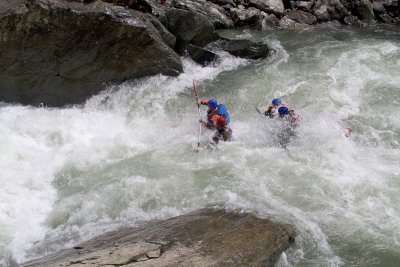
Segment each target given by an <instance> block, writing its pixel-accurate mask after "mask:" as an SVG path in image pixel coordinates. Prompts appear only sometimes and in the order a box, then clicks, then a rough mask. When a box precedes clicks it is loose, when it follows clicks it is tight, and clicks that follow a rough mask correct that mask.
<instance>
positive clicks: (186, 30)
mask: <svg viewBox="0 0 400 267" xmlns="http://www.w3.org/2000/svg"><path fill="white" fill-rule="evenodd" d="M164 23H165V24H166V25H165V26H166V28H167V29H168V30H169V31H170V32H171V33H172V34H173V35H175V36H176V37H177V38H180V39H182V40H184V41H186V42H188V43H191V44H194V45H198V46H204V45H206V44H208V43H210V42H212V41H215V40H216V39H217V38H218V35H217V34H216V33H215V27H214V25H213V24H212V23H211V21H210V20H209V19H208V18H207V17H206V16H204V15H203V14H200V13H196V12H193V11H188V10H184V9H177V8H170V9H168V10H167V12H166V22H164Z"/></svg>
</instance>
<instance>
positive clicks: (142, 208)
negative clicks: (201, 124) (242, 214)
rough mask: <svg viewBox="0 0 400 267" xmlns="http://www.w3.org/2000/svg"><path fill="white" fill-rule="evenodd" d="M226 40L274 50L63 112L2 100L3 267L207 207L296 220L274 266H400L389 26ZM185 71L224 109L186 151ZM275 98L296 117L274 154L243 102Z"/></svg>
mask: <svg viewBox="0 0 400 267" xmlns="http://www.w3.org/2000/svg"><path fill="white" fill-rule="evenodd" d="M224 34H226V35H230V36H231V37H232V36H233V37H237V38H242V37H243V36H244V35H246V36H252V38H254V39H255V40H261V41H263V42H266V43H268V44H270V46H271V47H273V49H274V51H275V53H273V54H272V55H271V57H270V58H268V59H266V60H259V61H248V60H243V59H238V58H235V57H233V56H230V55H228V54H226V53H222V54H221V56H222V62H221V64H219V65H218V66H210V67H204V68H202V67H200V66H198V65H196V64H194V63H193V62H191V61H189V60H186V59H185V60H184V73H183V74H181V75H180V76H178V77H175V78H171V77H165V76H155V77H151V78H147V79H143V80H140V81H135V82H127V83H124V84H122V85H119V86H114V87H111V88H109V90H107V91H104V92H102V93H101V94H99V95H97V96H94V97H92V98H91V99H89V100H88V101H87V102H86V103H85V104H84V105H82V106H75V107H72V108H61V109H50V108H43V107H42V108H35V107H29V106H28V107H24V106H19V105H7V104H4V103H3V104H2V106H1V107H0V137H1V140H2V142H1V144H0V151H1V153H0V167H1V170H2V172H1V174H0V185H1V187H0V259H1V258H2V259H3V262H2V263H3V264H4V265H5V266H11V265H13V263H15V262H22V261H24V260H27V259H30V258H35V257H40V256H43V255H45V254H47V253H51V252H54V251H57V250H60V249H62V248H66V247H70V246H73V245H74V244H77V243H79V242H81V241H83V240H87V239H89V238H91V237H94V236H96V235H99V234H101V233H104V232H106V231H109V230H113V229H115V228H117V227H119V226H122V225H139V224H142V223H145V222H147V221H149V220H152V219H155V218H157V219H162V218H169V217H172V216H175V215H179V214H182V213H186V212H189V211H191V210H194V209H197V208H201V207H204V206H206V205H210V204H211V205H218V206H221V207H224V208H227V209H238V208H239V209H243V210H246V211H252V212H255V213H257V214H258V215H259V216H260V217H268V218H274V219H275V220H278V221H281V222H285V223H291V224H293V225H295V227H296V228H297V229H298V230H299V233H300V235H299V237H298V238H297V241H296V244H295V246H294V247H293V248H291V249H289V250H288V251H287V252H286V253H285V254H284V255H283V257H282V258H281V261H280V262H279V264H278V265H279V266H339V265H345V266H372V265H374V266H397V265H398V264H399V263H400V252H399V251H400V234H399V233H400V224H399V223H398V222H399V221H400V208H399V207H400V171H399V164H398V162H400V153H399V148H400V143H399V142H400V121H399V116H398V111H399V109H400V108H399V103H400V90H399V88H400V75H399V74H400V72H399V69H400V68H399V67H400V41H399V40H400V38H399V36H400V31H399V30H398V29H393V28H389V27H387V28H379V27H375V28H362V29H352V28H342V29H335V28H329V27H326V26H325V27H319V28H315V29H309V30H305V31H303V32H294V31H287V30H281V31H273V32H266V33H260V32H257V33H253V32H235V31H229V32H224ZM193 79H195V80H197V85H198V93H199V95H200V98H204V99H207V98H210V97H214V98H216V99H218V100H219V102H221V103H224V104H226V105H227V107H228V109H229V111H230V113H231V117H232V123H231V127H232V129H233V131H234V136H235V140H234V141H233V142H230V143H222V144H220V145H219V146H218V148H217V149H215V150H209V149H205V150H203V151H202V152H200V153H198V152H195V147H196V146H197V130H198V122H197V121H198V114H197V108H196V105H195V102H194V101H195V100H194V97H193V91H192V88H191V85H192V80H193ZM276 96H279V97H282V99H283V100H284V101H288V102H289V103H290V104H291V106H293V107H294V108H295V109H296V111H297V112H298V113H300V114H301V115H302V117H303V120H302V122H301V125H300V126H299V127H298V128H297V129H296V136H295V137H294V138H292V140H291V142H290V143H289V144H288V146H287V148H286V149H283V148H281V147H279V146H277V140H276V131H274V127H275V126H274V122H273V120H270V119H268V118H265V117H263V116H260V115H259V114H257V113H256V112H255V109H254V106H258V107H261V108H263V107H264V106H266V105H267V104H268V103H269V101H270V100H271V99H272V98H273V97H276ZM202 112H203V113H204V114H205V110H204V109H203V110H202ZM345 127H351V128H352V129H353V135H352V137H351V138H346V137H345V136H344V131H343V129H344V128H345ZM211 135H212V133H209V132H207V133H204V134H203V135H202V139H201V141H202V144H205V143H206V142H207V141H208V140H209V139H210V136H211Z"/></svg>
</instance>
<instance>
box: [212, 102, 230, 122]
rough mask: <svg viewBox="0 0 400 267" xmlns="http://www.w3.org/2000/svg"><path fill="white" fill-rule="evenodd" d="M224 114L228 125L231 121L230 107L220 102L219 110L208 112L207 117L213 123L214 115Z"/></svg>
mask: <svg viewBox="0 0 400 267" xmlns="http://www.w3.org/2000/svg"><path fill="white" fill-rule="evenodd" d="M215 114H217V115H224V117H225V119H226V125H228V124H229V123H230V122H231V117H230V116H229V112H228V109H227V108H226V107H225V105H224V104H219V105H218V108H217V111H215V112H213V113H212V114H208V115H207V119H208V121H209V122H210V123H212V120H211V117H212V115H215Z"/></svg>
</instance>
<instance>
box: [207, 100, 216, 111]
mask: <svg viewBox="0 0 400 267" xmlns="http://www.w3.org/2000/svg"><path fill="white" fill-rule="evenodd" d="M207 105H208V107H209V108H210V109H214V108H216V107H217V106H218V103H217V100H215V99H214V98H211V99H210V100H208V103H207Z"/></svg>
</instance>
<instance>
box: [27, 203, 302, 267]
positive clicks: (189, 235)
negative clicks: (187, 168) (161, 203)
mask: <svg viewBox="0 0 400 267" xmlns="http://www.w3.org/2000/svg"><path fill="white" fill-rule="evenodd" d="M295 237H296V231H295V230H294V229H293V228H292V227H291V226H288V225H283V224H279V223H274V222H272V221H270V220H267V219H260V218H257V217H255V216H254V215H251V214H248V213H236V212H227V211H224V210H213V209H202V210H199V211H195V212H192V213H189V214H186V215H182V216H179V217H175V218H171V219H169V220H165V221H162V222H155V223H152V224H150V225H147V226H144V227H141V228H133V227H129V228H124V229H120V230H117V231H114V232H111V233H108V234H105V235H103V236H99V237H97V238H94V239H93V240H90V241H87V242H85V243H82V244H80V245H77V246H75V247H74V248H71V249H67V250H63V251H60V252H58V253H55V254H52V255H49V256H47V257H45V258H42V259H39V260H35V261H31V262H27V263H25V264H22V265H20V266H21V267H28V266H31V267H33V266H41V267H65V266H72V267H73V266H77V267H78V266H93V267H99V266H122V267H124V266H126V267H133V266H266V267H268V266H271V267H272V266H274V265H275V263H276V261H277V259H278V258H279V256H280V255H281V254H282V252H283V251H284V250H286V249H287V248H288V247H289V246H290V245H291V244H292V243H293V242H294V239H295Z"/></svg>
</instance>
